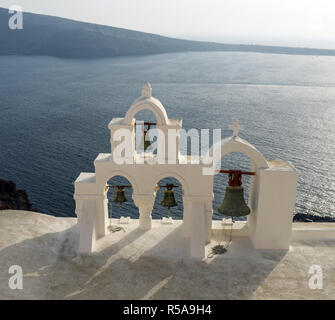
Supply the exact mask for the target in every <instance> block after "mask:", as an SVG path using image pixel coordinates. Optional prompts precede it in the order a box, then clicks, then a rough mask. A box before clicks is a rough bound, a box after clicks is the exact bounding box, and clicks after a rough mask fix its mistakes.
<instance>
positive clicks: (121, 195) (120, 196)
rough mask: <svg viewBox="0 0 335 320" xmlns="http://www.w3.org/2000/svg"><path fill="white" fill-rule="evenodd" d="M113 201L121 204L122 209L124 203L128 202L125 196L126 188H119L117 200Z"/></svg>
mask: <svg viewBox="0 0 335 320" xmlns="http://www.w3.org/2000/svg"><path fill="white" fill-rule="evenodd" d="M113 201H114V202H117V203H119V205H120V207H121V205H122V203H124V202H127V201H128V200H127V198H126V196H125V193H124V187H123V186H118V187H117V193H116V197H115V199H114V200H113Z"/></svg>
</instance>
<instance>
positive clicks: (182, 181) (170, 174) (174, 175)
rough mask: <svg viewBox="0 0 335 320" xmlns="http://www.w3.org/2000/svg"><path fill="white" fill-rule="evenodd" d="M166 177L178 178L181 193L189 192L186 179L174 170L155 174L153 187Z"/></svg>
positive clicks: (186, 193)
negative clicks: (181, 188) (181, 189)
mask: <svg viewBox="0 0 335 320" xmlns="http://www.w3.org/2000/svg"><path fill="white" fill-rule="evenodd" d="M166 178H174V179H176V180H178V181H179V182H180V184H181V185H182V187H183V195H188V194H189V193H190V188H189V185H188V183H187V181H186V180H185V179H184V178H183V177H182V176H180V175H179V174H178V173H176V172H164V173H161V174H160V175H158V176H156V177H155V179H154V181H155V184H154V186H153V188H155V186H156V185H157V183H158V182H159V181H161V180H163V179H166Z"/></svg>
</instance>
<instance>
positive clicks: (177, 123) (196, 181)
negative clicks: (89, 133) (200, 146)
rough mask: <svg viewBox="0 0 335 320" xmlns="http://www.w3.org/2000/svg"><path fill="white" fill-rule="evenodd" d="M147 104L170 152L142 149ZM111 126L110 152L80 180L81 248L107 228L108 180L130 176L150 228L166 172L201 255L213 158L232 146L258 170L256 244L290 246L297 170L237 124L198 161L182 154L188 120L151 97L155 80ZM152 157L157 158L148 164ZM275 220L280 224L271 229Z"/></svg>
mask: <svg viewBox="0 0 335 320" xmlns="http://www.w3.org/2000/svg"><path fill="white" fill-rule="evenodd" d="M142 110H150V111H151V112H152V113H153V114H154V115H155V117H156V129H157V131H159V132H161V135H160V136H158V140H157V149H158V150H159V148H161V149H162V150H163V151H164V152H157V154H156V155H154V154H150V155H146V153H145V152H144V155H143V153H140V154H139V153H137V152H136V148H135V125H136V119H135V117H136V114H137V113H138V112H140V111H142ZM108 127H109V129H110V137H111V152H110V153H101V154H99V155H98V156H97V158H96V159H95V161H94V167H95V172H94V173H81V174H80V175H79V177H78V178H77V180H76V181H75V194H74V199H75V201H76V214H77V217H78V228H79V234H80V239H79V252H80V253H85V254H89V253H91V252H93V251H94V250H96V248H97V246H98V243H99V239H101V238H103V237H105V236H106V235H107V234H108V232H109V231H108V230H107V226H108V206H107V203H108V200H107V188H106V185H107V181H108V180H109V179H111V178H112V177H114V176H117V175H118V176H123V177H125V178H127V179H128V181H129V182H130V183H131V185H132V187H133V195H132V197H133V200H134V203H135V205H136V206H137V207H138V209H139V228H141V229H142V230H150V229H151V227H152V218H151V213H152V210H153V205H154V201H155V196H156V190H157V189H156V186H157V183H158V182H159V181H160V180H161V179H163V178H166V177H174V178H176V179H177V180H178V181H179V182H180V184H181V185H182V191H183V204H184V214H183V236H184V237H185V238H186V239H187V241H186V242H187V243H189V245H188V248H189V251H190V255H191V256H193V257H198V258H203V257H204V256H205V246H206V244H208V243H209V242H210V241H211V231H212V215H213V207H212V201H213V198H214V196H213V182H214V174H215V172H214V171H215V164H216V163H217V162H219V161H220V160H221V158H222V157H223V156H225V155H226V154H228V153H231V152H240V153H244V154H246V155H247V156H249V157H250V159H251V160H252V166H253V170H254V171H255V173H256V175H255V176H254V177H253V178H252V180H251V188H250V196H249V206H250V207H251V210H252V212H251V214H250V216H249V217H248V223H247V227H248V230H249V231H248V236H249V237H250V238H251V240H252V243H253V245H254V247H256V248H267V249H287V248H288V245H289V240H290V234H291V226H292V217H293V216H292V215H293V210H294V204H295V191H296V184H297V176H298V175H297V171H296V170H295V169H294V167H293V166H292V165H291V164H289V163H287V162H284V161H282V160H275V161H269V160H266V159H265V158H264V157H263V155H262V154H261V153H260V152H259V151H258V150H257V149H256V148H255V147H254V146H253V145H251V144H250V143H249V142H247V141H245V140H243V139H241V138H240V137H239V136H238V131H239V130H240V129H241V127H240V126H239V125H238V123H235V124H234V126H232V127H231V129H232V130H233V136H231V137H228V138H226V139H223V140H221V141H220V142H219V143H217V144H214V145H213V146H212V147H211V149H210V150H209V152H208V154H207V155H205V156H204V157H199V156H198V160H199V161H198V162H196V163H194V161H191V158H192V157H189V156H182V155H180V153H179V138H180V137H179V135H180V130H181V129H182V120H179V119H170V118H169V117H168V114H167V112H166V110H165V108H164V106H163V105H162V103H161V102H160V101H159V100H158V99H156V98H154V97H153V96H152V88H151V85H150V84H149V83H148V82H146V83H145V84H144V86H143V88H142V94H141V96H140V97H139V98H138V99H136V100H135V101H134V102H133V104H132V105H131V107H130V108H129V110H128V112H127V113H126V115H125V117H124V118H114V119H112V120H111V121H110V123H109V125H108ZM171 131H173V132H175V135H172V137H173V138H172V140H173V141H171V135H169V134H168V133H169V132H171ZM120 132H126V133H127V137H128V138H127V139H129V141H128V143H129V144H130V152H128V153H127V154H125V153H124V154H121V155H120V158H121V157H122V159H123V160H126V161H125V162H123V163H121V164H120V162H119V158H118V156H116V150H117V149H118V148H119V147H120V144H122V143H125V141H124V139H119V138H120V137H119V134H120ZM218 151H219V152H218ZM212 155H214V156H212ZM144 156H146V158H145V157H144ZM150 160H156V162H154V164H153V163H149V162H148V161H150ZM158 160H161V161H158ZM170 160H172V161H170ZM210 162H212V164H210ZM213 164H214V165H213ZM274 204H275V205H274ZM274 222H275V224H274ZM274 225H275V226H276V228H275V230H271V226H274ZM162 227H164V226H162Z"/></svg>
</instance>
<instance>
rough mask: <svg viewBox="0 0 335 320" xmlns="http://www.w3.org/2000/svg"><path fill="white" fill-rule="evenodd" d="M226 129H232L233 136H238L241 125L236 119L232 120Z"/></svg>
mask: <svg viewBox="0 0 335 320" xmlns="http://www.w3.org/2000/svg"><path fill="white" fill-rule="evenodd" d="M228 129H229V130H233V132H234V137H237V136H238V132H239V131H240V130H242V129H243V126H240V125H239V124H238V120H234V124H233V125H230V126H228Z"/></svg>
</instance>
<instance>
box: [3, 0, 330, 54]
mask: <svg viewBox="0 0 335 320" xmlns="http://www.w3.org/2000/svg"><path fill="white" fill-rule="evenodd" d="M13 4H17V5H21V6H22V7H23V10H24V11H30V12H35V13H42V14H50V15H55V16H60V17H66V18H71V19H75V20H81V21H88V22H94V23H99V24H105V25H111V26H117V27H123V28H128V29H134V30H140V31H145V32H152V33H158V34H162V35H168V36H174V37H179V38H187V39H196V40H210V41H218V42H235V43H236V42H237V43H259V44H274V45H290V46H306V47H308V46H309V47H320V48H334V49H335V0H90V1H88V0H15V1H7V0H0V6H1V7H6V8H8V7H9V6H11V5H13Z"/></svg>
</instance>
